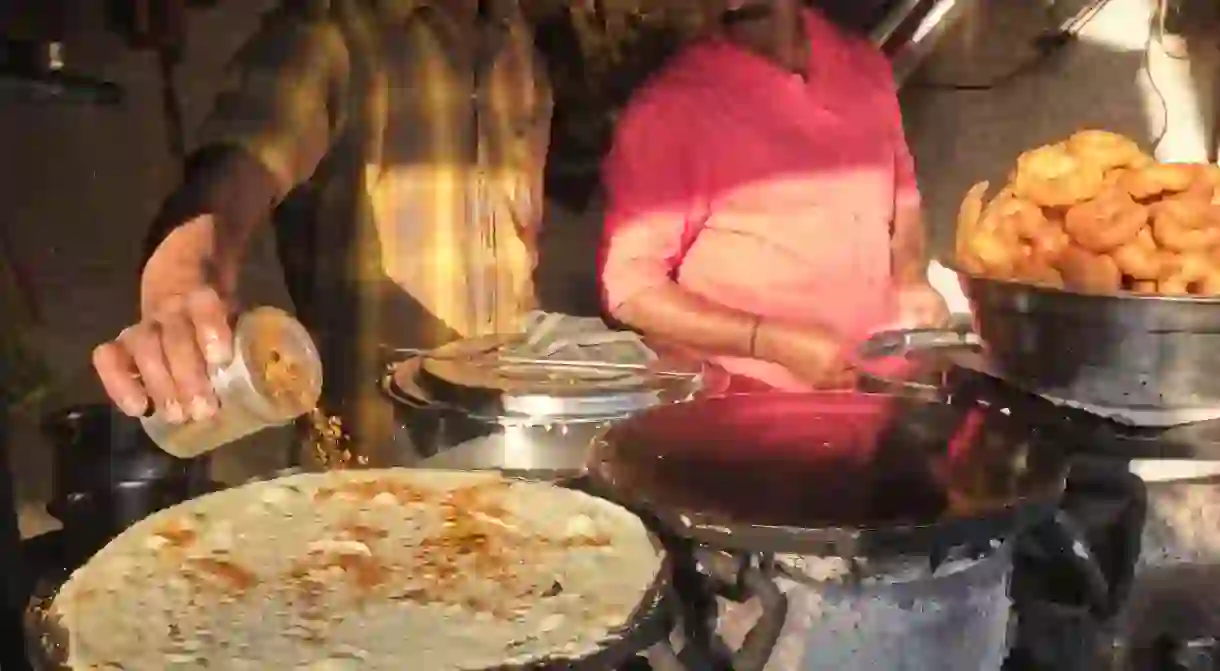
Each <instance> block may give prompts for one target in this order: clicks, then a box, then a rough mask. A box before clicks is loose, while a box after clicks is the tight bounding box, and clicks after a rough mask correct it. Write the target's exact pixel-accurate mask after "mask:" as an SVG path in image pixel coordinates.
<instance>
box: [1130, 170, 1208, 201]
mask: <svg viewBox="0 0 1220 671" xmlns="http://www.w3.org/2000/svg"><path fill="white" fill-rule="evenodd" d="M1197 176H1198V171H1197V170H1196V168H1195V166H1193V165H1190V164H1187V163H1153V164H1150V165H1147V166H1144V167H1143V168H1135V169H1132V170H1127V171H1125V172H1124V173H1123V175H1122V177H1121V178H1120V180H1119V184H1120V185H1121V186H1122V187H1123V189H1125V190H1126V191H1127V193H1128V194H1130V195H1131V197H1132V198H1134V199H1136V200H1148V199H1149V198H1153V197H1156V196H1160V195H1163V194H1174V193H1181V192H1183V191H1186V190H1187V189H1189V188H1190V187H1191V185H1192V184H1194V182H1195V178H1196V177H1197Z"/></svg>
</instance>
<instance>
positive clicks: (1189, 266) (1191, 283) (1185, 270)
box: [1157, 254, 1220, 296]
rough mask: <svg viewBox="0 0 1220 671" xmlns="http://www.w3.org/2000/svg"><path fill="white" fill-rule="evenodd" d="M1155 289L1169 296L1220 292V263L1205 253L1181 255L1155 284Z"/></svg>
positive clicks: (1205, 294) (1206, 294)
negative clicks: (1173, 265) (1168, 272)
mask: <svg viewBox="0 0 1220 671" xmlns="http://www.w3.org/2000/svg"><path fill="white" fill-rule="evenodd" d="M1157 290H1158V291H1159V292H1160V293H1162V294H1166V295H1170V296H1186V295H1189V294H1199V295H1204V296H1208V295H1215V294H1220V265H1217V264H1216V262H1215V261H1213V260H1212V259H1211V258H1209V257H1208V256H1207V255H1206V254H1186V255H1183V256H1181V257H1179V258H1178V259H1177V263H1176V264H1175V267H1174V268H1173V269H1172V271H1171V273H1170V274H1169V275H1167V276H1166V277H1165V278H1163V279H1162V280H1161V281H1160V282H1159V283H1158V284H1157Z"/></svg>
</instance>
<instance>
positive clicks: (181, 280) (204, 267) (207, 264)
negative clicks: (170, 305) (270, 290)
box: [140, 215, 240, 315]
mask: <svg viewBox="0 0 1220 671" xmlns="http://www.w3.org/2000/svg"><path fill="white" fill-rule="evenodd" d="M231 256H232V255H226V254H223V253H220V251H219V250H218V249H217V246H216V244H215V222H214V220H213V218H212V216H211V215H201V216H198V217H196V218H194V219H192V220H191V221H188V222H186V223H184V224H181V225H179V226H177V227H176V228H175V229H174V230H173V231H171V232H170V234H169V235H167V236H166V237H165V239H164V240H162V241H161V243H160V244H159V245H157V247H156V248H155V249H154V250H153V252H152V254H151V255H150V256H149V257H148V262H147V263H146V264H145V265H144V271H143V273H141V275H140V311H141V314H145V315H146V314H149V313H150V312H152V311H154V310H155V309H156V306H157V305H159V304H160V303H161V302H162V301H164V300H165V299H166V298H169V297H171V296H180V295H183V294H187V293H190V292H192V291H195V290H197V289H202V288H205V287H211V288H213V289H215V290H216V291H217V292H218V293H220V294H221V295H222V296H226V295H231V294H232V292H233V291H234V289H235V288H236V285H237V277H238V272H239V270H240V265H239V264H238V263H237V261H236V259H234V258H231Z"/></svg>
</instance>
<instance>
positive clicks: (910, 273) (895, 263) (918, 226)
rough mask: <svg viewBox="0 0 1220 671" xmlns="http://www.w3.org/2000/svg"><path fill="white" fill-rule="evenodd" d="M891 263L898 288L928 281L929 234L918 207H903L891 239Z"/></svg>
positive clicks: (895, 219)
mask: <svg viewBox="0 0 1220 671" xmlns="http://www.w3.org/2000/svg"><path fill="white" fill-rule="evenodd" d="M890 262H891V267H892V268H893V275H894V280H895V282H897V283H898V284H916V283H919V282H924V281H926V280H927V268H928V258H927V231H926V230H925V229H924V220H923V214H922V213H921V211H920V208H919V206H918V205H909V206H904V207H901V208H900V209H899V210H898V211H897V212H896V213H895V216H894V224H893V230H892V232H891V235H890Z"/></svg>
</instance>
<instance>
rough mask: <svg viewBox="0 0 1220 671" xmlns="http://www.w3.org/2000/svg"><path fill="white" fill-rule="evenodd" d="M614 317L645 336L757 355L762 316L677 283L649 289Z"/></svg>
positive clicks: (709, 351) (713, 351) (712, 351)
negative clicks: (732, 306)
mask: <svg viewBox="0 0 1220 671" xmlns="http://www.w3.org/2000/svg"><path fill="white" fill-rule="evenodd" d="M613 312H614V317H615V318H617V319H619V320H621V321H623V322H624V323H626V324H628V325H629V326H631V327H633V328H635V329H637V330H639V331H641V332H642V333H643V334H644V336H645V337H647V338H650V339H655V340H657V341H660V342H662V343H665V344H667V345H676V346H678V347H683V348H686V349H691V350H695V351H697V352H699V353H700V354H703V355H719V356H739V357H750V356H755V352H754V351H753V350H754V348H755V345H756V343H754V342H753V341H754V339H755V338H756V337H757V328H758V324H759V318H758V316H757V315H754V314H751V313H749V312H746V311H744V310H737V309H734V308H730V307H728V306H725V305H721V304H719V303H716V302H714V301H711V300H708V299H706V298H703V297H701V296H698V295H696V294H693V293H691V292H689V291H687V290H685V289H683V288H682V287H680V286H678V285H677V284H676V283H673V282H668V283H665V284H661V285H658V286H656V287H652V288H650V289H646V290H644V291H642V292H641V293H639V294H638V295H636V296H633V297H632V298H631V299H630V300H628V301H627V302H626V303H624V304H623V305H621V306H620V307H618V308H617V309H616V310H614V311H613Z"/></svg>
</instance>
